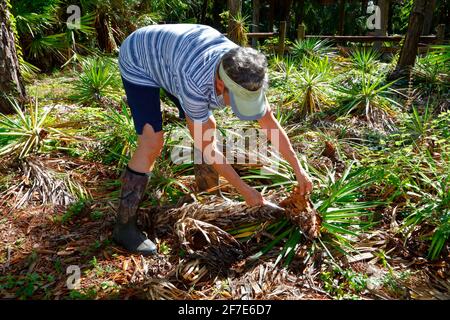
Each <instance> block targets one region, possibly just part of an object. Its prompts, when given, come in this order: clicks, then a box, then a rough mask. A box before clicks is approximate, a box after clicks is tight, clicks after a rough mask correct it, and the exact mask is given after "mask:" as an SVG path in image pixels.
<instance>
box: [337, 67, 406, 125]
mask: <svg viewBox="0 0 450 320" xmlns="http://www.w3.org/2000/svg"><path fill="white" fill-rule="evenodd" d="M383 81H384V79H383V77H376V78H375V79H374V78H371V79H368V78H367V77H366V76H363V77H362V78H361V81H358V80H356V81H353V82H351V83H350V84H349V86H345V85H340V86H337V85H336V86H335V90H336V92H338V93H339V94H340V97H339V98H338V99H339V102H340V104H339V105H338V106H337V107H336V109H335V112H336V113H337V114H338V115H348V114H354V115H358V116H365V118H366V120H367V122H368V123H369V125H371V126H375V125H376V124H384V125H386V126H387V127H388V128H390V129H392V127H393V120H392V118H393V117H395V115H396V114H397V107H401V105H400V104H399V103H398V102H397V101H395V100H393V99H392V98H391V97H390V96H391V95H392V94H393V93H394V91H393V90H392V89H391V87H392V85H393V84H394V83H395V81H393V82H389V83H383Z"/></svg>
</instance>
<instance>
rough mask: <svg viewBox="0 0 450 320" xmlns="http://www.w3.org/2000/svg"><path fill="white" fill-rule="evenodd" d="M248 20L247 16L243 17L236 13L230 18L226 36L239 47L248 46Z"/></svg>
mask: <svg viewBox="0 0 450 320" xmlns="http://www.w3.org/2000/svg"><path fill="white" fill-rule="evenodd" d="M248 19H249V17H248V16H243V15H242V14H241V13H238V14H237V15H236V16H234V17H233V16H231V17H230V30H229V33H228V36H229V37H230V39H232V40H233V41H234V42H236V43H237V44H238V45H240V46H246V45H247V44H248V38H247V33H248V27H247V24H248Z"/></svg>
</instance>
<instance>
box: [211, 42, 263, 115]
mask: <svg viewBox="0 0 450 320" xmlns="http://www.w3.org/2000/svg"><path fill="white" fill-rule="evenodd" d="M267 86H268V76H267V59H266V57H265V56H264V55H263V54H262V53H259V52H258V51H256V50H254V49H252V48H242V47H237V48H234V49H231V50H230V51H228V52H227V53H226V54H225V55H224V56H223V57H222V60H221V62H220V65H219V69H218V72H217V76H216V90H217V93H218V94H223V96H224V100H225V103H226V104H227V105H231V107H232V109H233V112H234V113H235V114H236V116H238V117H239V118H240V119H242V120H256V119H259V118H261V117H262V116H263V115H264V113H265V110H266V97H265V94H264V91H265V89H267Z"/></svg>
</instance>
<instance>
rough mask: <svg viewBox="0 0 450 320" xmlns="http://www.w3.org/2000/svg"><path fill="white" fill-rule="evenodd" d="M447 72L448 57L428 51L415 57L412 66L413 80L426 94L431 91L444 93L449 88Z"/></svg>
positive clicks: (449, 69) (449, 68)
mask: <svg viewBox="0 0 450 320" xmlns="http://www.w3.org/2000/svg"><path fill="white" fill-rule="evenodd" d="M443 57H444V58H443ZM449 72H450V64H449V62H448V59H447V60H445V56H444V55H437V54H433V53H430V54H428V55H426V56H425V57H420V58H418V59H417V62H416V64H415V65H414V68H413V75H414V82H416V83H418V87H419V88H420V89H422V90H424V91H425V94H426V95H429V94H430V93H432V92H436V93H444V94H445V93H448V88H449V85H448V83H449V80H450V77H449Z"/></svg>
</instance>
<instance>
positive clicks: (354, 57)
mask: <svg viewBox="0 0 450 320" xmlns="http://www.w3.org/2000/svg"><path fill="white" fill-rule="evenodd" d="M380 56H381V54H380V53H379V52H378V51H375V50H374V49H372V48H368V49H367V48H358V49H356V50H353V51H351V53H350V61H351V63H352V65H353V67H354V68H355V69H356V70H359V71H361V72H362V73H364V74H367V73H373V72H374V71H377V70H378V66H379V63H378V59H379V58H380Z"/></svg>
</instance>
